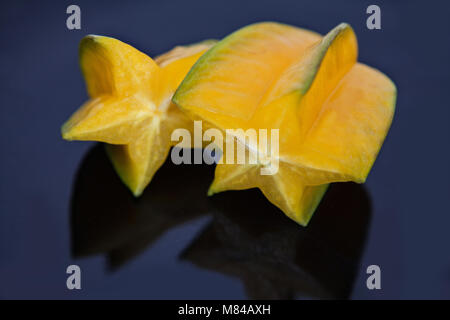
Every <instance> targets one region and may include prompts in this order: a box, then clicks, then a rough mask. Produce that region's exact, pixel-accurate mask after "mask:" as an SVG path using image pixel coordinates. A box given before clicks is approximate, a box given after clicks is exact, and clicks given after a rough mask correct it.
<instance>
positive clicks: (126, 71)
mask: <svg viewBox="0 0 450 320" xmlns="http://www.w3.org/2000/svg"><path fill="white" fill-rule="evenodd" d="M211 45H212V42H211V41H210V42H204V43H200V44H197V45H191V46H187V47H176V48H174V49H173V50H172V51H170V52H168V53H166V54H165V55H162V56H160V57H157V58H156V59H155V61H153V60H152V59H151V58H150V57H148V56H147V55H145V54H143V53H142V52H140V51H138V50H136V49H134V48H133V47H131V46H129V45H127V44H125V43H123V42H121V41H119V40H116V39H113V38H108V37H102V36H88V37H86V38H84V39H83V40H82V41H81V44H80V64H81V69H82V71H83V75H84V77H85V80H86V86H87V90H88V93H89V96H90V98H91V99H90V100H89V101H88V102H86V103H85V104H84V105H83V106H82V107H81V108H80V109H79V110H78V111H77V112H75V114H74V115H73V116H72V117H71V118H70V119H69V120H68V121H67V122H66V123H65V124H64V125H63V127H62V135H63V138H64V139H67V140H93V141H101V142H106V143H108V145H107V151H108V154H109V155H110V158H111V161H112V163H113V165H114V167H115V169H116V171H117V172H118V174H119V176H120V177H121V179H122V180H123V182H124V183H125V184H126V185H127V186H128V187H129V189H130V190H131V191H132V192H133V194H134V195H136V196H138V195H140V194H141V193H142V191H143V190H144V188H145V187H146V186H147V185H148V183H149V182H150V180H151V179H152V177H153V175H154V174H155V172H156V171H157V170H158V168H159V167H160V166H161V165H162V164H163V162H164V160H165V159H166V157H167V154H168V152H169V149H170V147H171V146H172V145H174V144H175V143H176V142H172V141H171V139H170V135H171V133H172V131H173V129H175V128H185V129H188V130H192V121H190V120H189V119H188V118H187V117H186V116H185V115H184V114H183V113H182V112H181V111H180V110H179V109H178V108H177V107H176V106H175V105H174V104H173V103H172V102H171V98H172V95H173V93H174V92H175V89H176V88H177V86H178V85H179V83H180V82H181V80H182V79H183V77H184V76H185V75H186V73H187V72H188V71H189V69H190V68H191V66H192V65H193V64H194V63H195V62H196V61H197V59H198V58H199V57H200V56H201V55H202V54H203V53H204V52H205V51H206V50H207V49H208V48H210V47H211Z"/></svg>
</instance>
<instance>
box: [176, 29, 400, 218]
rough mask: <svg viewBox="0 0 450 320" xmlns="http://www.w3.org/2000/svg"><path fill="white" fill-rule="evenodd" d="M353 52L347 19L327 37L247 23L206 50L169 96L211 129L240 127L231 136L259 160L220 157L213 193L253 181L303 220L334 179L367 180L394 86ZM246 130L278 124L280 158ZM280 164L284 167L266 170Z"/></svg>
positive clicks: (250, 185)
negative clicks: (234, 160)
mask: <svg viewBox="0 0 450 320" xmlns="http://www.w3.org/2000/svg"><path fill="white" fill-rule="evenodd" d="M357 55H358V45H357V40H356V36H355V34H354V32H353V30H352V28H351V27H350V26H349V25H347V24H345V23H343V24H340V25H339V26H337V27H336V28H334V29H333V30H332V31H330V32H329V33H328V34H327V35H325V36H323V37H322V36H320V35H318V34H316V33H313V32H310V31H307V30H303V29H299V28H296V27H292V26H288V25H283V24H279V23H270V22H269V23H257V24H253V25H250V26H247V27H244V28H242V29H240V30H238V31H236V32H234V33H232V34H231V35H229V36H227V37H226V38H224V39H223V40H222V41H220V42H218V43H217V44H216V45H215V46H214V47H213V48H212V49H210V50H209V51H208V52H207V53H205V54H204V55H203V56H202V57H201V58H200V59H199V60H198V61H197V63H196V64H195V65H194V67H193V68H192V69H191V70H190V71H189V73H188V75H187V76H186V77H185V79H184V80H183V82H182V83H181V85H180V87H179V88H178V89H177V91H176V93H175V95H174V97H173V101H174V102H175V103H176V104H177V105H178V106H179V107H180V108H181V109H182V110H183V111H185V112H186V113H187V114H189V115H190V117H191V118H193V119H200V120H203V121H204V123H206V126H208V127H211V128H216V129H219V130H221V131H225V130H227V129H238V128H240V129H243V130H241V131H240V132H241V133H236V132H239V130H235V133H234V134H233V135H232V137H231V138H232V139H234V140H235V141H237V143H238V144H240V145H243V146H244V147H245V148H246V151H247V152H248V153H249V154H254V155H253V156H254V157H255V158H257V161H256V163H244V164H239V163H238V164H236V163H219V164H218V165H217V167H216V171H215V178H214V181H213V183H212V185H211V187H210V192H209V193H210V194H213V193H216V192H221V191H225V190H240V189H248V188H255V187H256V188H259V189H261V191H262V192H263V194H264V195H265V196H266V197H267V199H268V200H269V201H270V202H272V203H273V204H274V205H276V206H277V207H279V208H280V209H281V210H282V211H283V212H284V213H285V214H286V215H287V216H289V217H290V218H292V219H293V220H295V221H296V222H298V223H299V224H302V225H306V224H307V223H308V221H309V219H310V218H311V216H312V214H313V212H314V210H315V208H316V206H317V205H318V203H319V202H320V200H321V198H322V196H323V194H324V192H325V191H326V188H327V184H328V183H331V182H339V181H355V182H359V183H362V182H364V181H365V179H366V177H367V175H368V173H369V171H370V169H371V167H372V165H373V163H374V161H375V158H376V156H377V154H378V152H379V150H380V148H381V145H382V143H383V140H384V138H385V136H386V134H387V132H388V130H389V127H390V124H391V121H392V118H393V114H394V109H395V100H396V88H395V85H394V84H393V82H392V81H391V80H390V79H389V78H388V77H386V76H385V75H383V74H382V73H380V72H379V71H377V70H375V69H373V68H371V67H368V66H366V65H363V64H361V63H358V62H357ZM249 128H255V129H261V128H264V129H267V130H272V129H278V130H279V153H278V155H277V156H276V158H274V156H273V155H272V154H270V153H268V152H267V149H264V150H261V149H260V148H259V147H260V146H259V145H258V144H257V143H255V141H254V140H251V139H250V140H249V139H247V137H246V136H245V134H242V132H245V131H244V130H246V129H249ZM225 136H227V135H226V134H225ZM223 149H224V150H223V158H226V154H227V152H228V150H227V148H223ZM275 161H276V162H277V163H279V168H278V171H277V172H276V173H275V174H272V175H261V172H260V169H261V168H263V167H267V166H270V165H271V164H272V162H275Z"/></svg>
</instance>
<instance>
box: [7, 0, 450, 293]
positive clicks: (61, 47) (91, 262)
mask: <svg viewBox="0 0 450 320" xmlns="http://www.w3.org/2000/svg"><path fill="white" fill-rule="evenodd" d="M69 4H70V3H65V2H61V1H42V2H41V1H40V2H23V1H16V2H11V3H10V4H7V3H5V4H2V10H0V37H1V43H2V48H1V50H0V74H1V82H0V105H1V109H0V110H1V117H0V130H1V136H0V143H1V150H2V153H1V158H0V178H1V180H0V298H67V299H72V298H159V299H171V298H178V299H188V298H189V299H197V298H208V299H212V298H234V299H239V298H249V297H250V298H354V299H379V298H447V299H448V298H450V250H449V246H450V233H449V232H448V226H449V225H450V215H449V205H448V196H449V191H450V187H449V184H448V181H449V178H450V172H449V171H450V170H449V166H448V164H449V160H450V159H449V158H450V156H449V151H448V138H449V136H450V134H449V133H450V132H449V131H450V129H449V125H448V121H449V119H450V108H448V88H449V87H450V75H449V70H450V65H449V64H450V63H449V54H450V44H449V42H448V41H447V39H448V31H449V30H450V28H449V27H450V22H449V20H448V17H447V16H448V12H449V10H450V7H449V6H448V5H447V4H446V3H445V2H441V1H435V2H433V1H427V2H424V1H422V2H421V1H389V2H387V1H379V2H378V3H377V4H378V5H380V7H381V10H382V30H378V31H370V30H368V29H367V28H366V26H365V19H366V17H367V15H366V14H365V9H366V8H367V6H368V5H369V4H371V3H366V2H364V1H356V0H355V1H339V4H338V2H337V1H331V0H330V1H319V0H315V1H276V2H274V1H264V0H262V1H257V2H255V3H253V4H251V3H247V2H243V1H227V2H215V1H193V2H187V1H129V2H116V1H78V2H77V4H78V5H79V6H80V7H81V10H82V30H80V31H69V30H67V28H66V26H65V20H66V17H67V15H66V13H65V11H66V7H67V6H68V5H69ZM264 20H275V21H280V22H284V23H289V24H293V25H297V26H301V27H306V28H310V29H313V30H315V31H318V32H321V33H326V32H327V31H328V30H330V29H331V28H332V27H334V26H335V25H337V24H338V23H340V22H342V21H346V22H348V23H350V24H351V25H352V26H353V28H354V29H355V32H356V34H357V36H358V41H359V46H360V50H359V51H360V53H359V60H360V61H362V62H364V63H367V64H369V65H371V66H373V67H376V68H379V69H380V70H382V71H383V72H385V73H386V74H387V75H389V76H390V77H391V78H392V79H393V81H394V82H395V83H396V85H397V87H398V92H399V94H398V100H397V109H396V114H395V119H394V122H393V124H392V128H391V130H390V132H389V135H388V137H387V139H386V141H385V144H384V145H383V148H382V150H381V152H380V154H379V157H378V159H377V161H376V163H375V165H374V167H373V169H372V171H371V173H370V175H369V177H368V180H367V182H366V184H364V185H363V186H360V185H355V184H351V183H348V184H336V185H333V186H331V187H330V189H329V191H328V193H327V195H326V197H325V198H324V199H323V201H322V203H321V205H320V207H319V209H318V211H317V212H316V213H315V215H314V217H313V218H312V220H311V224H310V226H309V227H308V228H303V227H301V226H298V225H297V224H295V223H294V222H292V221H290V220H289V219H288V218H286V217H285V216H284V215H283V214H282V213H281V212H280V211H279V210H278V209H276V208H275V207H273V206H271V205H270V204H269V203H268V202H267V201H266V200H265V199H264V197H263V196H262V195H261V194H260V193H259V191H256V190H248V191H242V192H227V193H223V194H218V195H215V196H214V197H211V198H208V197H206V191H207V188H208V185H209V183H210V182H211V181H212V178H213V168H212V167H208V166H175V165H173V164H171V163H170V162H167V163H166V164H165V165H164V167H163V168H162V169H161V170H160V171H159V172H158V173H157V174H156V176H155V178H154V181H152V183H151V184H150V186H149V188H148V189H147V190H146V191H145V193H144V195H143V197H142V198H140V199H134V198H133V197H132V196H131V195H130V193H129V192H128V191H127V190H126V189H125V187H124V186H123V185H122V184H121V183H120V181H119V180H118V178H117V176H116V175H115V173H114V171H113V170H112V168H111V165H110V164H109V162H108V160H107V158H106V157H105V155H104V152H103V149H102V147H101V145H96V144H93V143H87V142H72V143H69V142H66V141H63V140H62V139H61V137H60V132H59V130H60V129H59V128H60V125H61V124H62V123H63V122H64V121H65V120H66V119H67V117H68V116H69V115H70V114H71V113H72V112H73V111H74V110H75V109H76V108H78V106H79V105H81V104H82V103H83V102H84V101H85V100H86V99H87V96H86V93H85V88H84V83H83V79H82V77H81V74H80V71H79V68H78V64H77V54H78V49H77V47H78V42H79V40H80V39H81V38H82V37H83V36H84V35H86V34H89V33H95V34H103V35H109V36H114V37H117V38H119V39H121V40H123V41H125V42H128V43H130V44H132V45H133V46H135V47H137V48H138V49H140V50H142V51H144V52H146V53H148V54H150V55H151V56H155V55H157V54H159V53H162V52H164V51H166V50H168V49H170V48H171V47H172V46H174V45H176V44H185V43H192V42H196V41H199V40H203V39H206V38H221V37H223V36H225V35H226V34H228V33H229V32H231V31H233V30H235V29H237V28H239V27H241V26H243V25H246V24H249V23H252V22H255V21H264ZM70 264H77V265H79V266H80V267H81V269H82V289H81V290H79V291H75V290H74V291H69V290H67V288H66V277H67V275H66V272H65V271H66V268H67V266H68V265H70ZM371 264H377V265H379V266H380V267H381V270H382V289H381V290H379V291H370V290H368V289H367V287H366V279H367V275H366V268H367V266H369V265H371Z"/></svg>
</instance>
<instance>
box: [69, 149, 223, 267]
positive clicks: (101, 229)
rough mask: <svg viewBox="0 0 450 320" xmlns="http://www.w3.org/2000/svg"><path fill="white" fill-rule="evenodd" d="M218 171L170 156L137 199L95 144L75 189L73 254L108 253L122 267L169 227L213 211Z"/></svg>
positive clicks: (72, 226)
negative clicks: (211, 192)
mask: <svg viewBox="0 0 450 320" xmlns="http://www.w3.org/2000/svg"><path fill="white" fill-rule="evenodd" d="M213 170H214V168H213V167H212V166H199V165H196V166H192V165H175V164H173V163H172V162H171V161H170V159H168V160H167V161H166V162H165V164H164V165H163V166H161V168H160V169H159V170H158V172H157V174H156V175H155V177H154V179H153V180H152V187H151V188H149V189H148V190H145V191H144V192H143V193H142V195H141V197H140V198H139V199H136V198H134V197H133V196H132V195H131V194H130V192H128V191H127V189H126V188H125V186H124V185H123V184H122V183H121V182H120V180H119V179H118V178H117V176H116V175H115V174H114V169H113V168H112V166H111V164H110V163H109V161H108V159H107V157H106V155H105V150H104V148H103V146H101V145H97V146H95V147H94V148H93V149H92V150H90V151H89V153H88V154H87V155H86V156H85V157H84V159H83V161H82V163H81V166H80V168H79V170H78V173H77V176H76V179H75V184H74V188H73V194H72V206H71V208H72V216H71V232H72V251H73V254H74V255H75V256H76V257H84V256H89V255H93V254H100V253H104V254H107V257H108V266H109V267H111V268H112V269H116V268H118V267H120V266H122V265H123V264H124V263H126V262H127V261H129V260H131V259H132V258H134V257H135V256H136V255H138V254H139V253H140V252H142V251H143V250H144V249H145V248H147V247H150V246H152V244H153V243H155V242H156V241H158V239H159V238H160V237H161V236H162V235H163V234H164V233H165V232H167V231H168V230H171V229H174V228H177V227H179V226H181V225H183V224H184V223H189V222H190V221H193V220H195V219H197V218H199V217H201V216H204V215H206V214H208V212H209V211H210V208H209V200H210V199H209V198H207V197H205V193H204V192H205V190H206V188H207V187H208V183H210V181H211V175H212V174H213ZM178 181H185V182H186V183H179V182H178ZM174 195H176V199H177V200H176V201H173V197H174Z"/></svg>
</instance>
